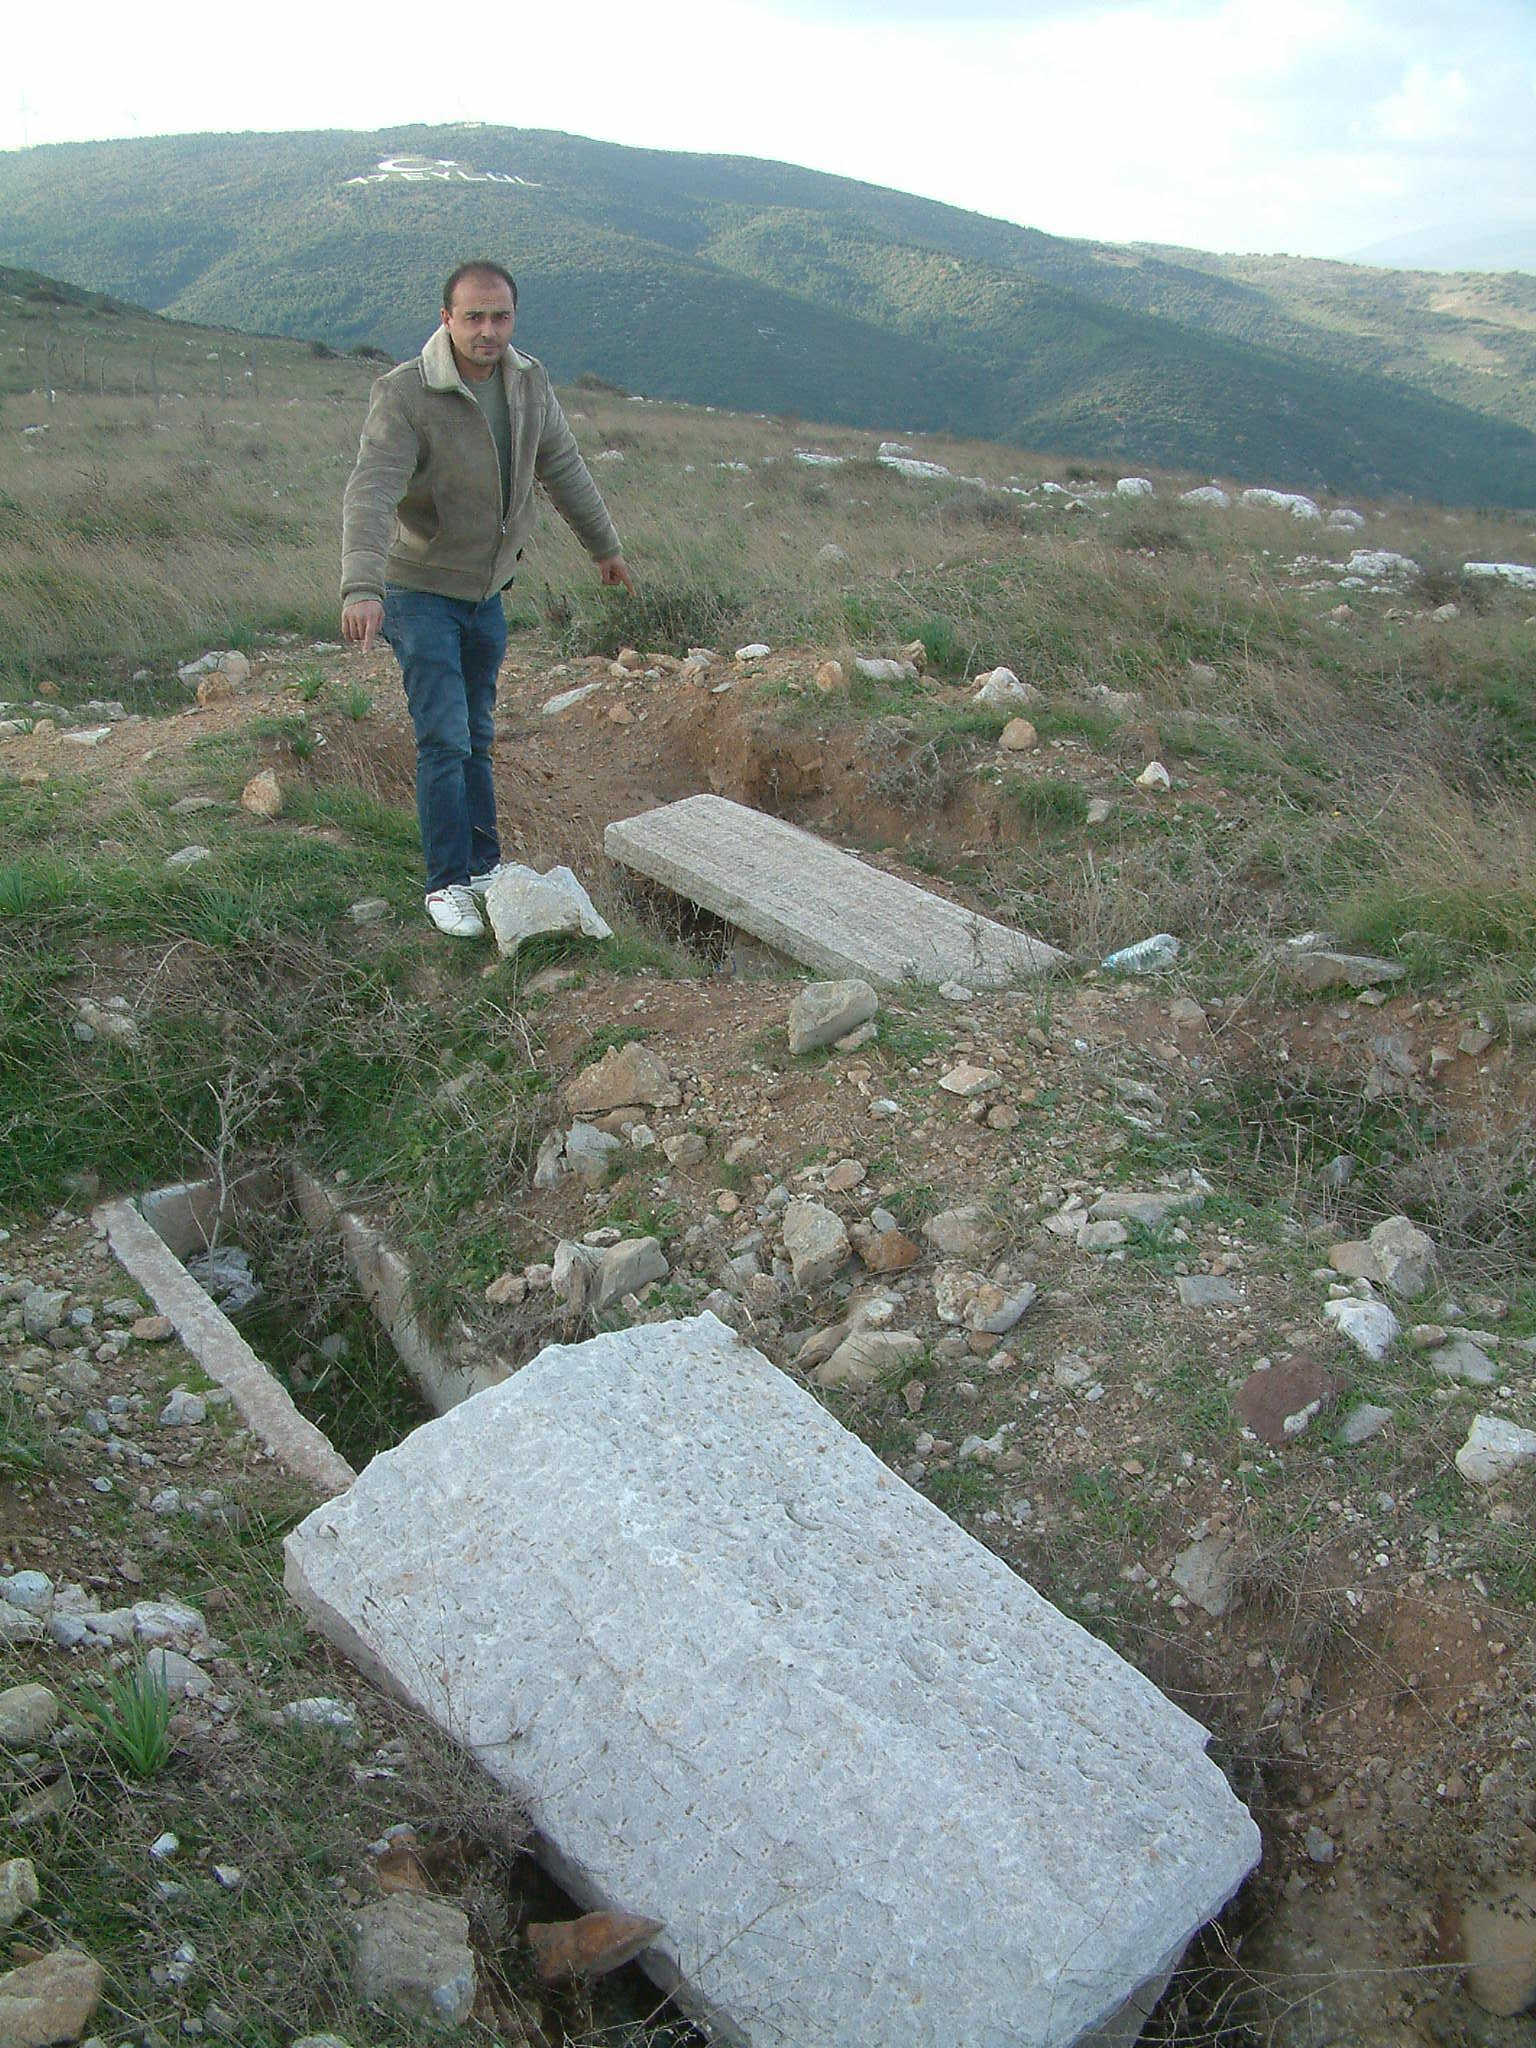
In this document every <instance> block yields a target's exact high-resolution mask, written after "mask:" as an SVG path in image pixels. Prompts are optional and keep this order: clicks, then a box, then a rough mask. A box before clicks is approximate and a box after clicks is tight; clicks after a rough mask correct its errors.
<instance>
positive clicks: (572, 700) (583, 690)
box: [544, 683, 603, 718]
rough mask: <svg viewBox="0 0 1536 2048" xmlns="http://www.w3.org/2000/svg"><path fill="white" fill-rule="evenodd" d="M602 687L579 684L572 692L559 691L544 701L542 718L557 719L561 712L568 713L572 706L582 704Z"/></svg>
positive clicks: (596, 684) (594, 684) (592, 684)
mask: <svg viewBox="0 0 1536 2048" xmlns="http://www.w3.org/2000/svg"><path fill="white" fill-rule="evenodd" d="M602 687H603V686H602V684H601V683H579V684H578V685H577V687H576V688H575V689H574V690H561V691H559V692H558V693H557V694H556V695H555V696H553V697H550V698H548V699H547V700H546V701H545V704H544V716H545V717H546V718H558V717H559V716H560V714H561V712H562V711H569V710H570V709H571V708H572V706H573V705H576V704H581V703H584V702H585V701H586V699H587V698H588V697H591V696H593V695H595V694H596V692H597V691H599V690H600V689H601V688H602Z"/></svg>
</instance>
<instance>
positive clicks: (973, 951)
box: [603, 796, 1065, 988]
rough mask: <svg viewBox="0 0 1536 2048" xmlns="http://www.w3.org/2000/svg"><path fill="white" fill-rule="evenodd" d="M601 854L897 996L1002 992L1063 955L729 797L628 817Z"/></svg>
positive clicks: (792, 950)
mask: <svg viewBox="0 0 1536 2048" xmlns="http://www.w3.org/2000/svg"><path fill="white" fill-rule="evenodd" d="M603 847H604V850H605V852H606V853H607V855H608V857H609V859H610V860H614V861H617V862H619V863H620V864H621V865H622V866H624V867H627V868H632V869H633V870H634V871H635V873H636V874H641V875H644V876H646V877H647V878H648V879H649V880H650V881H653V882H660V883H662V884H663V885H664V886H665V887H667V888H668V889H672V890H675V891H676V892H677V894H678V895H680V896H686V897H687V898H688V899H689V901H690V902H693V903H697V904H699V905H700V906H701V907H702V908H703V909H705V910H708V911H712V912H713V913H714V915H715V916H716V917H721V918H724V919H725V920H726V921H727V922H728V923H730V924H734V925H739V926H740V927H741V929H742V930H743V931H747V932H750V933H751V934H752V936H753V937H754V938H757V939H761V940H763V941H764V943H765V944H767V945H770V946H776V947H777V948H778V949H779V951H780V952H783V953H787V954H788V955H789V957H790V958H791V959H792V960H798V961H800V962H801V963H802V964H803V965H804V966H806V967H814V968H816V969H817V970H818V972H820V973H823V974H828V975H833V976H838V977H843V976H848V975H863V976H865V977H866V978H867V979H868V980H870V981H874V982H878V983H881V984H883V985H884V986H886V987H888V988H890V987H895V986H897V985H898V984H899V983H901V982H903V981H920V982H930V983H939V982H945V981H959V982H963V983H964V984H965V985H966V986H967V987H970V988H1000V987H1003V986H1005V985H1006V984H1007V983H1009V982H1012V981H1015V980H1018V979H1020V978H1021V977H1024V976H1029V975H1038V974H1046V973H1049V972H1050V970H1051V969H1052V968H1054V967H1057V966H1059V965H1060V964H1061V963H1062V961H1063V959H1064V957H1065V956H1064V955H1063V954H1061V953H1059V952H1058V951H1057V950H1056V948H1055V947H1054V946H1048V945H1046V944H1045V942H1044V941H1043V940H1041V939H1033V938H1031V937H1030V936H1029V934H1028V933H1027V932H1021V931H1015V930H1013V929H1012V928H1011V927H1010V926H1008V925H1004V924H998V923H996V922H995V921H994V920H993V919H991V918H988V917H981V916H979V915H978V914H977V913H976V912H975V911H970V910H967V909H965V908H964V906H963V905H961V904H958V903H949V902H946V901H945V899H944V898H943V897H942V896H935V895H933V894H931V893H930V892H929V891H928V890H927V889H919V888H917V887H916V886H915V885H914V884H913V883H911V882H904V881H902V880H901V878H900V877H899V876H897V875H887V874H884V873H882V872H881V870H880V869H879V868H872V867H869V866H867V865H866V864H865V863H864V862H863V861H861V860H858V859H856V858H855V857H854V855H852V854H851V853H844V852H843V851H842V850H841V849H840V848H839V847H836V846H829V845H828V844H827V842H826V841H825V840H824V839H818V838H817V837H816V835H815V834H814V833H812V832H803V831H802V830H801V829H800V827H799V826H798V825H789V824H786V823H785V822H784V820H783V819H782V818H774V817H770V816H768V814H767V813H766V812H763V811H754V810H751V809H749V808H748V807H747V805H745V804H737V803H732V802H731V801H730V799H729V798H728V797H723V796H690V797H684V798H683V799H682V801H681V802H679V803H674V804H663V805H662V806H661V807H660V809H658V810H654V811H646V812H644V813H642V814H641V815H640V816H639V817H635V818H622V819H620V820H619V821H618V822H617V823H615V824H612V825H610V826H609V827H608V829H607V831H606V832H605V833H604V834H603Z"/></svg>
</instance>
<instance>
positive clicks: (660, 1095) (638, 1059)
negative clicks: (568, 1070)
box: [565, 1041, 683, 1116]
mask: <svg viewBox="0 0 1536 2048" xmlns="http://www.w3.org/2000/svg"><path fill="white" fill-rule="evenodd" d="M565 1099H566V1102H567V1104H568V1105H569V1106H570V1108H571V1109H572V1110H574V1111H575V1112H576V1113H577V1114H578V1115H581V1116H588V1115H591V1114H593V1113H594V1112H600V1111H602V1110H608V1109H628V1108H630V1107H633V1106H636V1105H638V1104H640V1103H645V1104H646V1105H647V1106H648V1107H650V1108H652V1109H675V1108H676V1107H677V1106H678V1104H679V1103H680V1102H681V1101H682V1099H683V1092H682V1090H681V1089H680V1088H679V1087H678V1085H677V1083H676V1082H675V1081H674V1080H673V1078H672V1076H671V1074H670V1073H669V1072H668V1070H667V1067H666V1065H665V1064H664V1062H663V1061H661V1060H660V1059H658V1058H657V1056H656V1054H655V1053H653V1052H651V1051H650V1050H649V1049H648V1048H647V1047H646V1046H644V1045H641V1044H639V1043H638V1042H637V1041H631V1043H630V1044H628V1045H616V1046H611V1047H610V1048H609V1050H608V1051H607V1052H605V1053H604V1054H603V1056H602V1058H601V1059H600V1060H599V1061H598V1062H597V1064H596V1066H593V1067H588V1068H587V1069H586V1070H585V1072H583V1073H580V1074H578V1075H577V1076H576V1077H575V1079H574V1080H571V1081H568V1082H567V1083H566V1088H565Z"/></svg>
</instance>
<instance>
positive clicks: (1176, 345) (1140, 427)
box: [0, 126, 1536, 505]
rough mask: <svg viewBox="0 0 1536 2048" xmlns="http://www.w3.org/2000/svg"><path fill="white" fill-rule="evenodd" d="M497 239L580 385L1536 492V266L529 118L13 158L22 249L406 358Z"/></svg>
mask: <svg viewBox="0 0 1536 2048" xmlns="http://www.w3.org/2000/svg"><path fill="white" fill-rule="evenodd" d="M480 251H484V252H486V253H494V254H500V255H502V256H503V257H504V258H505V259H506V260H509V261H510V262H511V264H512V266H513V267H514V268H515V269H516V271H517V275H518V278H519V283H520V287H521V290H522V294H523V300H522V305H523V312H522V318H521V321H520V325H519V339H520V340H522V341H523V342H524V343H525V345H526V346H527V347H528V348H530V349H531V350H532V351H533V352H534V353H535V354H537V355H539V356H540V357H542V358H543V359H544V360H545V361H546V362H547V363H548V365H549V367H550V369H551V371H552V372H553V373H554V374H555V375H556V376H557V377H559V378H562V379H569V378H572V377H574V376H576V375H577V374H579V373H580V372H582V371H591V372H594V373H595V374H597V375H600V376H603V377H605V378H608V379H611V380H612V381H614V382H616V383H619V384H622V385H624V386H625V387H626V388H629V389H634V390H640V391H644V392H646V393H648V394H650V395H654V396H657V397H674V398H683V399H688V400H692V401H694V402H696V403H706V404H717V405H722V406H728V407H732V408H734V409H738V410H755V411H766V412H798V413H803V414H805V415H807V416H809V417H814V418H820V419H825V420H828V421H833V422H843V423H847V424H850V425H867V426H871V427H884V428H898V427H901V426H906V427H909V428H911V429H913V430H945V431H950V432H955V433H960V434H966V435H975V436H979V437H983V438H989V439H995V440H1008V441H1013V442H1016V443H1019V444H1022V445H1026V446H1035V447H1044V448H1050V449H1053V450H1055V451H1058V452H1060V453H1062V454H1065V455H1078V456H1085V457H1097V458H1099V459H1104V460H1113V461H1116V462H1123V463H1126V464H1128V465H1130V464H1135V463H1138V462H1145V463H1157V464H1161V465H1164V466H1167V467H1171V468H1184V469H1190V470H1195V471H1198V472H1200V473H1202V474H1224V475H1237V476H1241V477H1242V478H1244V479H1245V480H1249V481H1263V482H1273V483H1279V484H1283V485H1286V486H1289V487H1294V488H1307V489H1320V488H1321V489H1329V488H1331V489H1336V490H1340V491H1359V492H1369V493H1371V494H1373V495H1381V494H1385V493H1392V492H1406V493H1412V494H1416V495H1421V496H1427V497H1435V498H1441V499H1445V500H1447V501H1451V502H1475V501H1484V502H1488V503H1492V504H1503V505H1530V504H1536V279H1531V278H1521V277H1520V276H1518V275H1514V276H1510V277H1498V278H1481V277H1474V278H1447V277H1445V276H1440V275H1436V276H1434V277H1431V278H1425V277H1420V276H1416V275H1415V276H1410V275H1407V274H1396V273H1383V272H1380V271H1374V270H1370V269H1366V268H1362V267H1357V266H1349V265H1331V264H1308V263H1301V262H1295V263H1293V262H1292V261H1291V260H1290V259H1284V258H1230V257H1213V256H1207V255H1204V254H1202V253H1200V252H1197V251H1186V250H1174V249H1144V248H1135V249H1131V248H1116V247H1112V246H1110V245H1106V244H1099V243H1090V242H1078V241H1069V240H1065V239H1063V238H1060V237H1057V236H1052V235H1047V234H1044V233H1041V232H1040V231H1038V230H1036V229H1031V228H1024V227H1015V226H1012V225H1010V224H1009V223H1007V222H1004V221H998V220H991V219H988V218H987V217H985V216H983V215H980V214H973V213H966V212H963V211H961V210H959V209H957V208H954V207H948V206H942V205H939V204H938V203H937V202H934V201H929V200H923V199H917V198H913V197H911V196H910V195H907V194H904V193H900V192H893V191H888V190H885V189H883V188H881V187H878V186H873V185H865V184H861V183H858V182H856V181H854V180H851V179H845V178H836V177H831V176H829V175H827V174H824V173H821V172H815V171H807V170H800V169H797V168H795V167H794V166H792V165H787V164H775V163H767V162H757V161H754V160H749V159H745V158H731V157H703V156H688V155H683V154H679V153H676V152H668V151H660V150H636V149H625V148H621V147H619V146H618V145H615V144H607V143H597V142H591V141H587V140H585V139H583V138H581V137H577V136H569V135H560V134H554V133H547V132H543V131H536V130H518V129H505V128H491V127H484V126H477V127H463V126H459V127H438V128H427V127H412V128H398V129H390V130H385V131H381V132H379V133H377V134H372V135H367V134H354V133H339V132H322V133H307V134H291V135H241V136H209V135H201V136H174V137H165V138H159V139H151V140H137V141H127V142H110V143H74V144H58V145H51V146H49V147H47V148H41V149H35V150H30V151H23V152H12V153H10V154H6V155H0V260H3V261H8V262H13V263H18V264H25V265H30V266H34V267H37V268H41V269H43V270H46V271H49V272H52V273H54V274H56V275H60V276H65V277H68V278H70V279H72V280H74V281H75V282H77V283H78V284H80V285H82V286H85V287H88V288H91V289H95V290H103V291H107V292H111V293H114V294H118V295H120V296H122V297H125V298H130V299H134V300H138V301H140V302H142V303H144V304H147V305H149V306H151V307H153V308H154V309H155V310H157V311H160V312H165V313H169V314H173V315H175V316H176V317H178V318H182V319H189V320H198V321H204V322H214V323H219V324H224V325H230V326H235V327H242V328H247V329H252V330H259V331H265V332H274V333H281V334H291V335H297V336H305V337H314V338H318V339H321V340H325V341H327V342H330V343H331V344H332V345H334V346H337V347H343V348H344V347H348V346H351V345H353V344H355V343H359V342H375V343H380V344H382V345H383V346H385V347H387V348H388V349H390V350H391V351H393V352H394V353H395V354H397V355H405V354H408V353H411V352H413V351H414V350H415V349H416V348H418V347H419V346H420V344H421V341H422V339H423V338H424V336H425V334H426V333H427V332H428V331H429V329H430V327H431V325H432V324H433V321H434V320H435V317H436V304H437V296H438V286H439V284H440V281H441V278H442V275H443V273H444V272H445V271H446V270H447V268H448V267H449V266H450V264H451V263H452V262H454V261H455V260H457V259H458V258H459V257H461V256H462V255H464V254H466V253H475V252H480Z"/></svg>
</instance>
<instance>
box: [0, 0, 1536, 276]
mask: <svg viewBox="0 0 1536 2048" xmlns="http://www.w3.org/2000/svg"><path fill="white" fill-rule="evenodd" d="M424 20H430V21H435V22H436V23H437V25H436V26H434V27H433V28H432V29H430V30H429V31H427V32H423V30H422V27H421V23H422V22H423V21H424ZM6 42H7V58H8V62H7V66H6V72H7V77H6V79H5V81H3V82H0V148H18V147H23V146H26V145H28V144H32V143H41V142H59V141H73V140H80V139H89V138H96V137H103V136H120V135H157V134H168V133H174V132H187V131H207V130H213V131H220V132H225V131H232V130H239V129H280V128H364V129H366V128H374V127H384V126H389V125H391V124H395V123H399V122H404V121H458V120H479V121H488V122H494V123H497V124H504V125H507V126H512V127H530V128H561V129H568V130H571V131H574V132H575V133H577V134H583V135H594V136H599V137H602V138H604V139H606V140H609V141H614V142H625V143H635V144H642V145H645V146H648V147H651V148H660V149H685V150H703V151H728V152H731V153H734V154H738V155H743V156H758V157H777V158H782V159H784V160H787V161H789V162H792V163H799V164H808V165H811V166H813V167H814V168H816V169H819V170H827V171H835V172H839V173H842V174H843V175H846V176H854V177H861V178H866V179H869V180H871V181H872V182H874V183H876V184H882V185H893V186H896V187H898V188H900V189H902V190H904V191H910V192H919V193H922V194H924V195H926V196H928V197H931V198H935V199H943V200H947V201H949V202H950V203H952V204H955V205H960V206H967V207H973V208H975V209H976V210H978V211H980V212H984V213H990V214H997V215H1001V216H1003V217H1004V218H1006V219H1010V220H1016V221H1023V222H1026V223H1028V224H1029V225H1031V226H1036V227H1042V228H1046V229H1049V230H1052V231H1053V232H1056V233H1059V234H1068V235H1088V236H1097V237H1102V238H1104V239H1106V240H1111V241H1131V240H1145V241H1161V242H1176V243H1183V244H1186V245H1189V246H1193V247H1198V248H1207V249H1220V250H1244V249H1246V250H1285V251H1289V252H1292V253H1297V254H1308V255H1323V256H1337V255H1349V254H1353V253H1356V252H1358V251H1361V250H1363V249H1367V248H1371V247H1374V246H1375V245H1377V244H1382V243H1387V242H1390V241H1392V240H1394V239H1395V238H1399V237H1402V236H1404V235H1409V234H1416V233H1419V232H1422V231H1424V230H1440V231H1443V232H1444V234H1445V235H1446V237H1447V238H1448V240H1449V241H1450V242H1451V243H1452V244H1455V243H1456V242H1457V241H1458V239H1460V240H1462V241H1466V240H1468V239H1469V238H1472V237H1474V236H1476V235H1477V233H1478V232H1479V231H1480V230H1481V229H1483V228H1485V227H1493V226H1498V225H1500V224H1503V223H1511V222H1522V221H1523V222H1526V223H1529V224H1531V225H1532V226H1533V227H1536V0H1076V4H1072V0H623V4H619V0H583V4H582V5H581V6H579V7H566V8H558V9H544V8H537V9H536V8H528V9H517V8H513V9H507V8H501V7H498V8H493V9H485V10H482V11H480V12H478V13H473V12H470V11H468V10H457V11H455V12H453V13H451V14H450V13H448V12H447V11H444V12H443V13H442V14H441V15H440V16H435V17H434V16H433V15H431V14H430V13H427V14H424V13H423V11H422V10H421V9H420V7H419V6H418V5H416V4H414V0H412V4H410V5H405V4H402V0H383V4H380V5H375V6H373V7H371V8H366V9H348V10H346V12H345V14H344V15H343V13H342V11H341V10H340V9H336V8H334V7H327V6H326V4H325V0H320V5H319V6H316V5H315V4H314V0H263V4H262V5H261V6H260V7H259V8H239V9H213V8H209V7H208V6H207V5H206V4H203V0H198V4H195V5H194V4H192V0H161V4H160V5H159V6H157V7H156V8H155V9H154V10H153V11H152V13H149V14H146V13H145V12H144V11H143V10H140V9H130V8H127V7H124V6H122V4H121V0H111V4H110V6H109V5H104V4H102V0H79V4H77V5H76V6H74V7H73V8H71V9H69V10H66V12H65V13H64V14H62V15H59V16H50V15H49V14H47V12H46V10H43V9H39V8H29V9H27V10H26V12H25V13H24V14H23V15H21V17H20V18H19V19H17V20H13V21H11V22H10V23H9V24H8V26H7V30H6ZM503 52H504V54H503ZM487 168H492V167H491V166H487ZM494 168H508V169H514V170H515V168H516V167H515V166H511V165H509V166H495V167H494Z"/></svg>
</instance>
